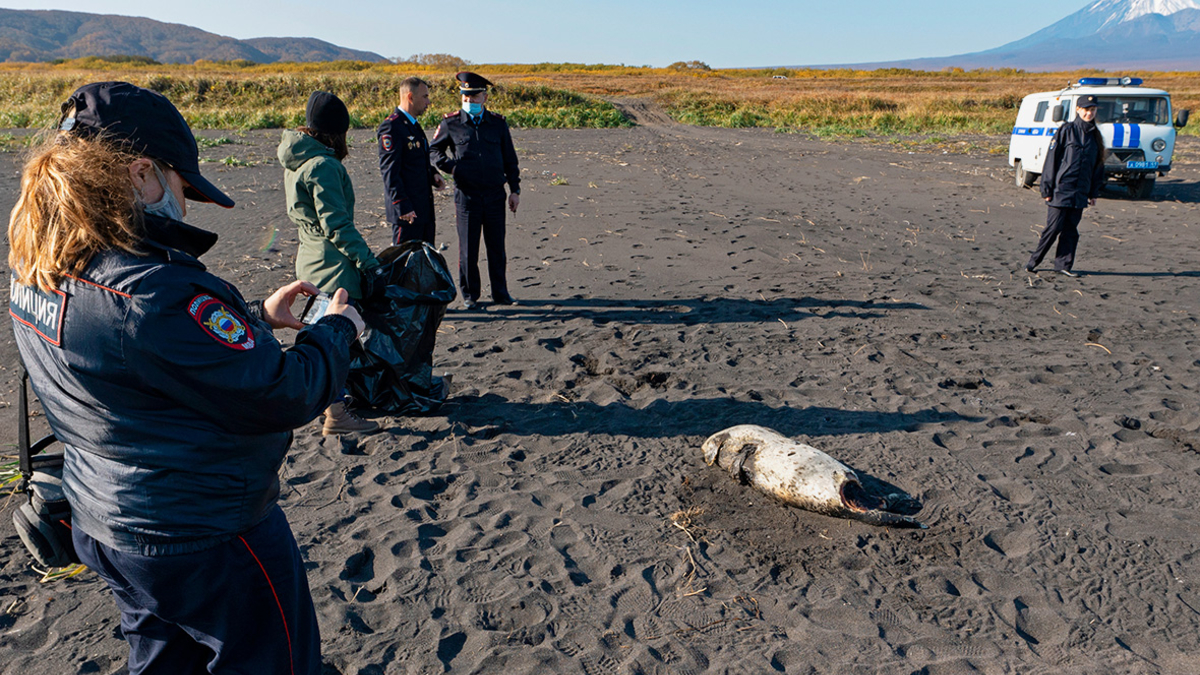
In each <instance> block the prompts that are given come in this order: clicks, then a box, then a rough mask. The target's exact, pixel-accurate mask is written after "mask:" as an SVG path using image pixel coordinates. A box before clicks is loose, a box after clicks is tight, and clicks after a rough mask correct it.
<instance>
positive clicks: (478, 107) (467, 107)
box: [462, 101, 483, 117]
mask: <svg viewBox="0 0 1200 675" xmlns="http://www.w3.org/2000/svg"><path fill="white" fill-rule="evenodd" d="M462 108H463V110H464V111H466V113H467V114H468V115H471V116H472V117H473V116H475V115H478V114H479V113H481V112H483V104H482V103H471V102H469V101H463V106H462Z"/></svg>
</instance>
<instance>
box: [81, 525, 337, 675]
mask: <svg viewBox="0 0 1200 675" xmlns="http://www.w3.org/2000/svg"><path fill="white" fill-rule="evenodd" d="M72 538H73V540H74V543H75V550H76V552H77V553H78V554H79V559H80V561H81V562H83V564H84V565H86V566H87V567H88V568H89V569H91V570H93V571H94V572H96V574H98V575H99V576H100V578H102V579H104V581H106V582H107V583H108V585H109V587H110V588H111V589H112V591H113V596H114V597H115V598H116V601H117V607H119V608H120V610H121V631H122V632H123V633H124V634H125V639H126V641H128V642H129V672H130V673H132V674H133V675H200V674H201V673H210V672H212V673H224V672H234V671H235V670H236V672H239V673H285V674H287V675H292V674H294V675H319V674H320V672H321V636H320V633H319V632H318V628H317V615H316V612H315V611H314V609H313V604H312V599H311V597H310V596H309V590H308V578H307V576H306V574H305V571H304V560H303V559H302V558H301V557H300V550H299V549H298V548H297V547H296V540H295V538H294V537H293V536H292V532H291V529H290V528H289V527H288V523H287V519H286V518H284V515H283V511H282V510H280V509H279V507H275V509H274V510H273V511H271V513H270V515H268V516H267V517H266V518H265V519H264V520H263V521H262V522H261V523H259V524H258V525H255V526H254V527H252V528H250V529H249V530H247V531H246V532H243V533H242V534H240V535H238V536H236V537H234V538H233V539H230V540H229V541H226V542H224V543H221V544H218V545H217V546H214V547H212V548H209V549H205V550H203V551H199V552H196V553H185V554H181V555H167V556H143V555H136V554H129V553H122V552H120V551H116V550H114V549H112V548H109V547H108V546H105V545H103V544H101V543H99V542H97V541H96V540H95V539H92V538H91V537H89V536H88V535H87V534H85V533H84V532H83V531H82V530H81V529H79V528H78V527H77V528H75V530H74V532H73V533H72ZM213 589H221V592H219V593H214V592H213ZM263 636H267V639H263Z"/></svg>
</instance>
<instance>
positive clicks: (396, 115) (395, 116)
mask: <svg viewBox="0 0 1200 675" xmlns="http://www.w3.org/2000/svg"><path fill="white" fill-rule="evenodd" d="M399 117H400V113H399V112H394V113H392V114H391V115H388V116H387V117H385V118H383V121H384V122H391V121H393V120H396V119H399Z"/></svg>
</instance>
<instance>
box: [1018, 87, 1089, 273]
mask: <svg viewBox="0 0 1200 675" xmlns="http://www.w3.org/2000/svg"><path fill="white" fill-rule="evenodd" d="M1103 186H1104V138H1103V137H1102V136H1101V135H1100V130H1099V129H1097V128H1096V97H1095V96H1090V95H1088V96H1080V97H1079V100H1078V101H1077V102H1076V103H1075V120H1074V121H1072V122H1070V123H1068V124H1064V125H1062V126H1060V127H1059V128H1058V132H1057V134H1056V135H1055V137H1054V141H1053V142H1051V144H1050V154H1049V155H1047V156H1046V167H1045V170H1044V171H1043V172H1042V198H1043V199H1045V200H1046V204H1047V206H1048V207H1049V208H1048V210H1047V214H1046V229H1045V230H1043V231H1042V236H1041V239H1039V240H1038V244H1037V248H1035V249H1034V250H1033V253H1031V254H1030V256H1029V262H1027V263H1025V270H1026V271H1027V272H1033V271H1034V270H1036V269H1037V266H1038V265H1040V264H1041V263H1042V258H1045V257H1046V253H1047V252H1049V251H1050V246H1051V245H1052V244H1053V243H1054V240H1055V239H1057V240H1058V248H1057V249H1056V250H1055V252H1054V270H1055V271H1056V272H1059V273H1062V274H1065V275H1067V276H1069V277H1074V276H1078V275H1077V274H1075V273H1074V272H1072V271H1071V268H1072V267H1073V266H1074V265H1075V247H1076V246H1077V245H1078V244H1079V221H1080V220H1082V219H1083V209H1084V207H1086V206H1095V205H1096V198H1097V197H1099V196H1100V188H1101V187H1103Z"/></svg>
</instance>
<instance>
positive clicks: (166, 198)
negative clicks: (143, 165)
mask: <svg viewBox="0 0 1200 675" xmlns="http://www.w3.org/2000/svg"><path fill="white" fill-rule="evenodd" d="M153 166H154V173H155V174H157V175H158V183H159V185H162V189H163V196H162V198H160V199H159V200H158V201H156V202H154V203H153V204H147V203H146V202H144V201H142V198H141V195H140V194H139V195H138V201H139V202H141V204H142V210H143V211H145V212H146V213H150V214H153V215H156V216H162V217H163V218H170V219H171V220H183V208H182V207H180V206H179V200H178V199H175V193H174V192H172V191H171V186H170V184H168V183H167V177H166V175H165V174H163V172H162V169H160V168H158V164H154V165H153Z"/></svg>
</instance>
